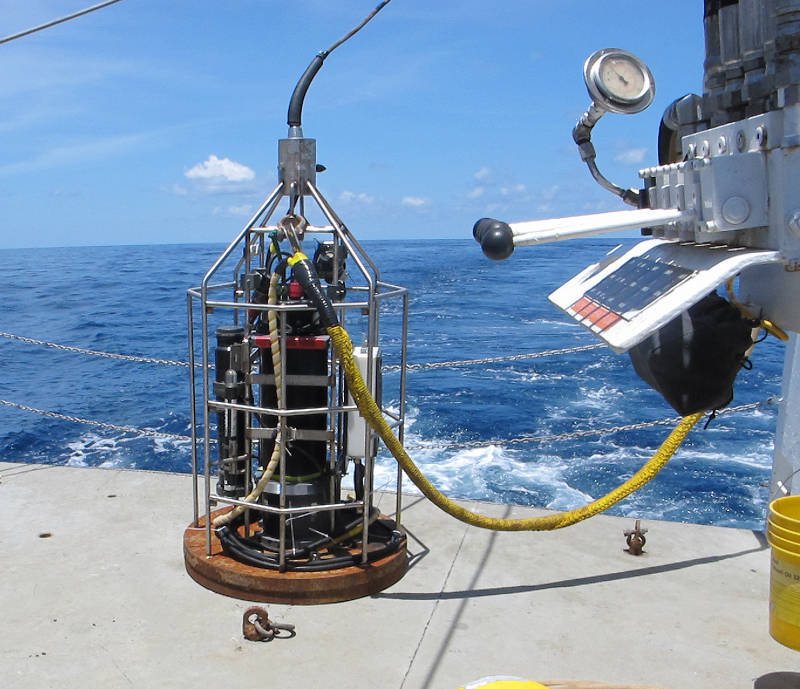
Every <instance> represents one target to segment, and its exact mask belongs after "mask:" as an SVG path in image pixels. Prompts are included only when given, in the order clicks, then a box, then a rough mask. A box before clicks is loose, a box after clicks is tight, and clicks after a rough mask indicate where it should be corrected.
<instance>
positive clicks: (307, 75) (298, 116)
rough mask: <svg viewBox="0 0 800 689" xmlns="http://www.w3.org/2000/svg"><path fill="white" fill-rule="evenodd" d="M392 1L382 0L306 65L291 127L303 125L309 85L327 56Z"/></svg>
mask: <svg viewBox="0 0 800 689" xmlns="http://www.w3.org/2000/svg"><path fill="white" fill-rule="evenodd" d="M390 2H391V0H383V2H381V3H380V4H379V5H378V6H377V7H376V8H375V9H374V10H372V12H370V13H369V14H368V15H367V17H366V18H365V19H364V20H363V21H362V22H361V23H360V24H359V25H358V26H356V27H355V28H353V29H351V30H350V31H349V32H348V33H346V34H345V35H344V36H342V37H341V38H340V39H339V40H338V41H336V42H335V43H333V44H332V45H331V46H330V47H329V48H328V49H327V50H321V51H320V52H319V53H317V54H316V56H315V57H314V59H313V60H311V64H309V65H308V67H306V71H305V72H303V76H301V77H300V80H299V81H298V82H297V86H295V87H294V91H293V92H292V97H291V99H290V100H289V114H288V117H287V123H288V124H289V126H290V127H299V126H301V124H302V119H303V101H304V100H305V98H306V92H307V91H308V87H309V86H311V82H312V81H313V80H314V77H315V76H317V72H319V70H320V68H321V67H322V63H323V62H324V61H325V58H327V57H328V55H330V54H331V53H332V52H333V51H334V50H336V49H337V48H338V47H339V46H340V45H342V43H344V42H345V41H347V40H349V39H350V38H352V37H353V36H355V35H356V34H357V33H358V32H359V31H361V29H363V28H364V27H365V26H366V25H367V23H368V22H369V21H370V20H371V19H372V18H373V17H374V16H375V15H376V14H378V12H380V11H381V10H382V9H383V8H384V7H385V6H386V5H388V4H389V3H390Z"/></svg>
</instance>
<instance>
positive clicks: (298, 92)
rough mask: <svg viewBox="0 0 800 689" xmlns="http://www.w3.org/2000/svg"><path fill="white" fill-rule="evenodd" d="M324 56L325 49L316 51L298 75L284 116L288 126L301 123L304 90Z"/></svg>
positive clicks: (309, 84) (315, 74) (309, 83)
mask: <svg viewBox="0 0 800 689" xmlns="http://www.w3.org/2000/svg"><path fill="white" fill-rule="evenodd" d="M326 57H328V51H327V50H323V51H322V52H321V53H318V54H317V55H316V56H315V57H314V59H313V60H311V64H310V65H309V66H308V67H306V71H305V72H303V76H301V77H300V80H299V81H298V82H297V86H295V87H294V91H293V92H292V98H291V100H290V101H289V115H288V117H287V118H286V121H287V123H288V124H289V126H290V127H299V126H300V125H302V123H303V101H304V100H305V98H306V92H307V91H308V87H309V86H311V81H312V80H313V79H314V77H315V76H317V72H319V70H320V67H322V63H323V62H324V61H325V58H326Z"/></svg>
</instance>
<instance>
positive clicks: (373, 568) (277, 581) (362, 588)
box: [183, 508, 407, 605]
mask: <svg viewBox="0 0 800 689" xmlns="http://www.w3.org/2000/svg"><path fill="white" fill-rule="evenodd" d="M228 509H230V508H225V509H222V510H218V511H216V512H212V519H213V518H214V517H216V516H217V515H218V514H221V513H223V512H226V511H227V510H228ZM198 527H199V528H198ZM404 535H405V534H404ZM183 558H184V561H185V563H186V571H187V572H188V573H189V576H190V577H192V579H194V580H195V581H196V582H197V583H198V584H200V585H201V586H205V587H206V588H207V589H211V590H212V591H215V592H217V593H221V594H223V595H226V596H231V597H233V598H240V599H242V600H250V601H259V602H262V603H283V604H292V605H297V604H300V605H313V604H317V603H338V602H340V601H345V600H353V599H354V598H362V597H364V596H369V595H371V594H373V593H378V591H383V589H385V588H387V587H389V586H391V585H392V584H394V583H395V582H397V581H399V580H400V579H401V578H402V576H403V575H404V574H405V572H406V562H407V558H406V543H405V539H404V540H403V544H402V545H401V546H400V547H399V548H398V549H397V550H396V551H395V552H394V553H392V554H391V555H387V556H386V557H384V558H381V559H380V560H375V561H373V562H370V563H369V564H368V565H365V566H352V567H341V568H339V569H330V570H325V571H321V572H278V571H276V570H272V569H264V568H261V567H254V566H252V565H248V564H245V563H243V562H239V561H238V560H234V559H232V558H230V557H228V555H226V554H225V553H224V552H223V550H222V545H221V544H220V542H219V539H217V538H216V537H215V536H213V535H212V538H211V556H210V557H209V556H207V555H206V531H205V519H204V518H202V517H201V519H200V522H199V524H198V526H189V527H188V528H187V529H186V531H185V532H184V534H183Z"/></svg>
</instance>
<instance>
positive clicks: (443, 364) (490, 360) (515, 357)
mask: <svg viewBox="0 0 800 689" xmlns="http://www.w3.org/2000/svg"><path fill="white" fill-rule="evenodd" d="M0 337H5V338H7V339H9V340H16V341H17V342H24V343H26V344H33V345H41V346H43V347H50V348H51V349H58V350H61V351H63V352H75V353H77V354H87V355H89V356H98V357H103V358H105V359H119V360H121V361H135V362H139V363H143V364H158V365H160V366H183V367H187V368H188V366H189V362H187V361H171V360H169V359H153V358H150V357H145V356H134V355H132V354H115V353H113V352H101V351H98V350H95V349H84V348H83V347H70V346H68V345H62V344H58V343H56V342H47V341H45V340H35V339H34V338H32V337H22V336H21V335H15V334H14V333H7V332H2V331H0ZM604 346H605V345H603V344H591V345H582V346H579V347H564V348H562V349H547V350H544V351H541V352H531V353H529V354H511V355H508V356H495V357H487V358H484V359H463V360H454V361H434V362H431V363H427V364H407V365H406V369H407V370H409V371H423V370H428V369H436V368H455V367H457V366H475V365H478V364H494V363H499V362H502V361H522V360H524V359H540V358H543V357H548V356H559V355H561V354H574V353H576V352H588V351H590V350H592V349H600V348H601V347H604ZM195 366H202V364H200V363H196V364H195ZM209 368H211V366H210V365H209ZM399 370H400V366H399V365H393V366H384V367H383V371H384V372H395V371H399Z"/></svg>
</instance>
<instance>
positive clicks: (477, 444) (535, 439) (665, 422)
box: [407, 397, 780, 450]
mask: <svg viewBox="0 0 800 689" xmlns="http://www.w3.org/2000/svg"><path fill="white" fill-rule="evenodd" d="M779 401H780V400H779V399H778V398H775V397H770V398H769V399H767V400H765V401H763V402H752V403H750V404H742V405H740V406H738V407H729V408H728V409H721V410H720V411H718V412H717V416H722V415H723V414H733V413H736V412H742V411H750V410H751V409H759V408H761V407H766V406H770V405H773V404H777V403H778V402H779ZM680 420H681V417H680V416H676V417H674V418H672V419H660V420H658V421H642V422H640V423H629V424H626V425H624V426H612V427H609V428H591V429H587V430H585V431H570V432H569V433H560V434H558V435H537V436H531V437H528V438H506V439H502V440H476V441H473V442H463V443H446V444H444V445H441V444H438V443H436V444H434V443H431V444H430V445H429V444H419V445H408V446H407V449H409V450H426V449H431V450H434V449H448V450H469V449H473V448H481V447H491V446H493V445H523V444H525V443H548V442H552V441H555V440H572V439H574V438H587V437H589V436H593V435H606V434H611V433H620V432H622V431H638V430H640V429H642V428H652V427H654V426H674V425H675V424H677V423H678V422H679V421H680Z"/></svg>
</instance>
